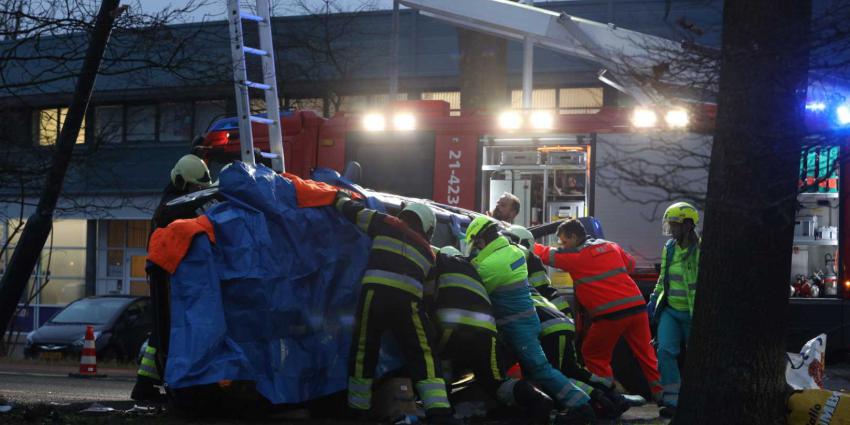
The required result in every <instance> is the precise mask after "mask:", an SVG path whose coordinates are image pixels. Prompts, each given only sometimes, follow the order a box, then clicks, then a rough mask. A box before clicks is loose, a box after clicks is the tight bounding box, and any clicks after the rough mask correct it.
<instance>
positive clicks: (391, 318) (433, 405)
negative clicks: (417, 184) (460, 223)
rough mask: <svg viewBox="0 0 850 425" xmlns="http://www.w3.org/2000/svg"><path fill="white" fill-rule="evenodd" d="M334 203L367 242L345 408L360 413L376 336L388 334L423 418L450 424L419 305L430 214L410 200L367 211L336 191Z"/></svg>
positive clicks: (428, 263)
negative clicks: (391, 211)
mask: <svg viewBox="0 0 850 425" xmlns="http://www.w3.org/2000/svg"><path fill="white" fill-rule="evenodd" d="M335 204H336V208H337V209H338V210H339V211H340V212H342V214H343V215H344V216H345V217H346V218H347V219H349V220H351V221H352V222H353V223H355V224H356V225H357V226H358V227H359V228H360V230H362V231H363V232H365V233H366V234H368V235H369V236H370V237H372V239H373V241H372V248H371V251H370V253H369V262H368V265H367V269H366V271H365V273H364V275H363V279H362V281H361V289H360V299H359V301H358V305H357V312H356V320H355V324H354V336H353V338H352V340H351V355H350V357H349V362H348V373H349V378H348V405H349V407H350V408H352V409H353V410H354V412H355V414H356V415H358V416H361V417H365V416H367V414H368V412H369V410H370V408H371V398H372V382H373V376H374V374H375V367H376V366H377V363H378V352H379V350H380V348H381V336H382V335H383V333H384V332H385V331H390V332H392V334H393V336H394V337H395V338H396V340H397V341H398V343H399V345H400V346H401V349H402V350H403V353H404V356H405V359H406V361H407V366H408V370H409V372H410V374H411V378H412V379H413V382H414V383H415V388H416V392H417V393H418V394H419V398H420V399H422V401H423V403H424V404H425V410H426V414H427V415H428V417H429V419H430V420H431V421H432V422H435V423H450V422H453V418H452V409H451V406H450V405H449V399H448V395H447V393H446V384H445V382H444V381H443V378H442V373H441V371H440V362H439V361H438V359H436V358H435V356H434V352H433V350H432V342H433V333H434V330H433V329H432V328H431V323H430V321H429V319H428V316H427V315H426V314H425V311H424V310H423V306H422V296H423V289H424V287H423V282H425V280H426V278H427V277H428V276H429V275H430V274H431V273H432V268H433V267H434V262H435V256H434V252H433V251H432V250H431V245H430V240H431V235H432V234H433V232H434V226H435V225H436V221H437V220H436V216H435V215H434V212H433V211H431V208H429V207H428V206H427V205H424V204H420V203H410V204H408V205H406V206H405V207H404V209H403V210H402V211H401V212H400V213H399V214H398V217H393V216H391V215H387V214H383V213H380V212H377V211H374V210H371V209H367V208H366V207H365V206H363V204H362V203H360V202H359V201H352V200H351V199H349V198H348V196H347V195H346V194H345V192H343V191H340V192H339V193H338V194H337V200H336V202H335Z"/></svg>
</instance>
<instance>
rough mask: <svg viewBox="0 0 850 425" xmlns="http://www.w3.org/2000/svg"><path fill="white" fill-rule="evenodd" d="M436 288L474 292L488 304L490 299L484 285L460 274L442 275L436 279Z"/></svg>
mask: <svg viewBox="0 0 850 425" xmlns="http://www.w3.org/2000/svg"><path fill="white" fill-rule="evenodd" d="M437 285H438V288H462V289H466V290H469V291H471V292H474V293H475V294H477V295H479V296H480V297H481V298H483V299H484V300H486V301H487V304H490V297H488V296H487V290H486V289H484V285H482V284H481V282H478V281H476V280H475V279H473V278H471V277H469V276H466V275H464V274H460V273H443V274H441V275H440V277H439V278H437Z"/></svg>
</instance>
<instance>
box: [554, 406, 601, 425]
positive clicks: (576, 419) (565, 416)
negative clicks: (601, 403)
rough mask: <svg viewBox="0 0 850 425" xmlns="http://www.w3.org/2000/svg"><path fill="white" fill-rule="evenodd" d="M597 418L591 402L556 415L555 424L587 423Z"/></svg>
mask: <svg viewBox="0 0 850 425" xmlns="http://www.w3.org/2000/svg"><path fill="white" fill-rule="evenodd" d="M595 420H596V414H595V413H593V407H591V406H590V404H589V403H588V404H583V405H581V406H576V407H572V408H570V409H569V410H567V411H566V412H563V413H558V414H557V415H555V421H554V422H553V424H554V425H586V424H590V423H593V421H595Z"/></svg>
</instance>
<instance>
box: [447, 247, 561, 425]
mask: <svg viewBox="0 0 850 425" xmlns="http://www.w3.org/2000/svg"><path fill="white" fill-rule="evenodd" d="M460 255H461V253H460V251H458V250H457V249H456V248H454V247H452V246H446V247H443V248H441V249H440V253H439V254H437V269H436V277H437V279H436V291H435V296H434V302H433V305H434V308H433V311H434V316H433V317H435V318H436V323H437V326H438V331H439V332H438V335H439V336H440V337H439V341H440V342H439V344H438V352H439V355H440V358H441V359H443V360H444V361H446V362H449V363H450V364H451V366H452V369H453V370H454V371H460V370H469V371H471V372H472V373H473V374H474V375H475V381H476V382H477V383H478V384H479V385H480V386H481V388H482V389H484V391H485V392H486V393H487V394H488V395H489V396H490V397H492V398H493V399H496V400H499V401H500V402H502V403H504V404H506V405H508V406H514V405H517V406H520V407H523V408H525V410H527V412H528V414H529V417H530V418H531V423H534V424H540V425H548V424H549V420H550V413H551V411H552V399H551V398H549V396H547V395H546V394H545V393H543V392H541V391H540V390H538V389H537V388H535V387H534V386H533V385H531V384H530V383H528V382H527V381H524V380H519V381H517V380H513V379H506V378H505V376H504V372H505V371H506V370H507V369H508V368H509V367H510V366H511V364H512V363H513V361H510V360H512V359H511V358H510V357H511V356H509V355H508V354H507V353H506V352H505V350H504V347H502V345H501V344H500V343H499V342H498V340H497V336H498V334H497V332H496V319H495V318H494V317H493V311H492V310H493V308H492V306H491V305H490V297H488V296H487V291H486V290H485V289H484V285H483V284H482V283H481V278H480V277H479V276H478V272H476V271H475V267H473V266H472V264H470V263H469V261H468V260H467V259H465V258H463V257H461V256H460Z"/></svg>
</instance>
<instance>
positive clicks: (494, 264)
mask: <svg viewBox="0 0 850 425" xmlns="http://www.w3.org/2000/svg"><path fill="white" fill-rule="evenodd" d="M525 263H526V261H525V253H524V252H522V250H520V249H519V248H517V247H516V246H514V245H512V244H511V243H510V242H508V240H507V239H505V237H504V236H499V237H497V238H496V239H494V240H493V241H492V242H490V243H489V244H487V246H486V247H484V249H482V250H481V252H479V253H478V255H477V256H476V257H475V259H473V260H472V265H473V266H475V268H476V269H477V270H478V275H479V276H481V281H482V282H483V283H484V288H486V289H487V294H488V295H490V294H492V293H494V292H499V291H506V290H511V289H516V288H527V287H528V268H527V267H526V264H525Z"/></svg>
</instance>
